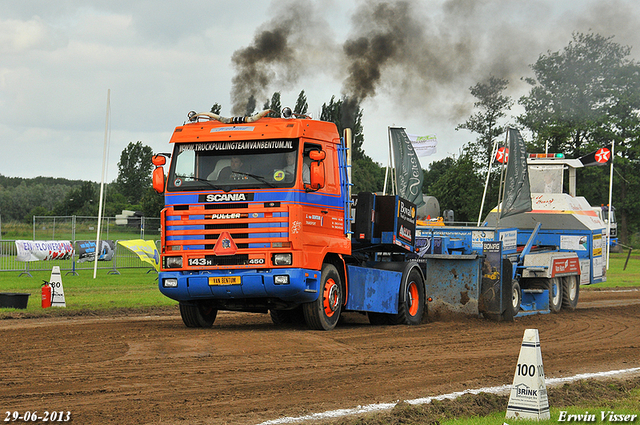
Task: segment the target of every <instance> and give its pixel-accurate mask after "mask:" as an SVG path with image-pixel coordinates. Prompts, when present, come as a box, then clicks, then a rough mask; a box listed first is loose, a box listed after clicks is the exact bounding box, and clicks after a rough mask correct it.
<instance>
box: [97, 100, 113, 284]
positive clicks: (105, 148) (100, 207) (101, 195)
mask: <svg viewBox="0 0 640 425" xmlns="http://www.w3.org/2000/svg"><path fill="white" fill-rule="evenodd" d="M110 101H111V89H108V90H107V118H106V122H105V126H104V148H103V150H102V179H101V182H100V201H99V203H98V226H97V227H98V231H97V232H96V248H95V251H94V252H95V255H94V259H93V260H94V261H93V278H94V279H95V278H96V273H97V271H98V254H99V251H100V225H101V224H102V198H103V194H104V171H105V168H106V161H107V139H108V137H107V136H108V134H109V110H110V108H111V105H110Z"/></svg>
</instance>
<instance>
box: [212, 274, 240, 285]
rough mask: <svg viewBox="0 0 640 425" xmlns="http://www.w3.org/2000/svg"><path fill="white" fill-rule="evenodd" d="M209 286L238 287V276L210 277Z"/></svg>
mask: <svg viewBox="0 0 640 425" xmlns="http://www.w3.org/2000/svg"><path fill="white" fill-rule="evenodd" d="M209 285H210V286H211V285H240V276H223V277H210V278H209Z"/></svg>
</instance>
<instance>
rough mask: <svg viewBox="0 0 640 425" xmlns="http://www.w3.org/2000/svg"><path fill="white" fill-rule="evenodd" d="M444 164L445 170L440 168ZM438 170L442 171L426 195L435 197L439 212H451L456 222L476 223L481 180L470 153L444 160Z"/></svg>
mask: <svg viewBox="0 0 640 425" xmlns="http://www.w3.org/2000/svg"><path fill="white" fill-rule="evenodd" d="M443 161H444V163H446V164H451V165H450V166H447V167H446V169H445V168H444V167H441V166H442V165H444V163H443ZM443 161H441V163H440V164H439V165H437V167H438V168H440V169H442V170H444V173H443V174H441V175H440V176H439V177H438V178H437V179H436V180H435V181H433V182H432V183H431V184H429V190H428V192H427V193H429V195H431V196H435V197H436V198H437V199H438V202H439V203H440V210H441V211H444V210H453V211H454V212H455V217H456V221H476V220H477V218H478V212H479V209H480V200H481V198H482V192H481V191H480V190H478V188H482V184H483V180H482V177H481V176H480V175H479V174H478V172H477V169H476V165H475V162H474V160H473V158H472V155H471V153H469V152H468V151H467V152H464V151H463V153H462V155H461V156H460V157H459V158H457V159H456V158H451V159H448V158H445V159H444V160H443Z"/></svg>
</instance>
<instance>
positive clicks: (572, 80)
mask: <svg viewBox="0 0 640 425" xmlns="http://www.w3.org/2000/svg"><path fill="white" fill-rule="evenodd" d="M630 52H631V48H630V47H628V46H621V45H620V44H618V43H614V42H613V41H612V37H603V36H601V35H598V34H592V33H589V34H581V33H579V34H574V35H573V40H572V41H571V42H570V43H569V45H568V46H567V47H565V48H564V49H563V50H562V51H559V52H548V53H547V54H545V55H541V56H540V57H539V58H538V60H537V61H536V63H535V64H534V65H532V69H533V71H534V74H535V79H528V80H527V81H528V82H529V83H530V84H531V85H532V88H531V91H530V92H529V95H528V96H524V97H522V98H521V99H520V104H522V105H523V106H524V108H525V113H524V114H522V115H521V116H519V117H518V121H519V122H520V123H521V124H522V125H524V126H525V127H527V128H528V129H529V130H531V131H532V132H533V134H534V143H533V145H534V146H535V147H536V148H537V149H539V150H543V146H544V143H545V142H549V145H550V151H551V152H564V153H567V154H570V155H572V156H573V157H575V158H578V157H580V156H582V155H584V154H586V153H588V152H591V151H593V150H595V149H597V148H598V147H601V146H604V145H606V144H608V143H610V142H612V141H615V143H616V158H615V159H614V166H615V168H616V170H617V172H616V174H615V176H614V187H615V188H616V190H615V191H614V193H615V195H616V196H615V197H614V200H613V203H614V206H616V208H617V215H618V219H619V223H618V231H619V234H620V238H621V240H622V241H623V242H627V241H628V240H629V234H630V232H636V231H637V230H638V228H639V227H640V217H639V216H638V214H637V212H638V207H639V206H640V190H639V189H640V186H639V185H638V184H639V180H640V167H639V165H640V164H639V162H638V161H639V159H640V156H639V150H640V117H638V110H640V66H639V65H638V63H637V62H635V61H634V60H632V59H629V58H628V56H629V54H630ZM604 168H605V167H597V169H592V170H584V172H582V173H579V176H578V182H577V190H578V194H579V195H583V196H585V197H586V198H587V199H588V200H589V201H590V202H591V203H592V204H598V203H607V200H605V201H604V202H602V201H600V202H598V200H602V199H603V198H608V193H607V188H608V176H607V170H605V169H604ZM603 183H606V184H603ZM603 195H606V196H603Z"/></svg>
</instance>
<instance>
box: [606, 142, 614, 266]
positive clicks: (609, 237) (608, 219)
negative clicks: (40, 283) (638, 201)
mask: <svg viewBox="0 0 640 425" xmlns="http://www.w3.org/2000/svg"><path fill="white" fill-rule="evenodd" d="M615 149H616V141H615V140H614V141H613V142H612V143H611V165H610V166H609V217H608V218H607V239H606V243H607V270H609V251H610V249H611V245H610V242H611V241H610V239H611V209H612V204H611V196H612V193H613V158H614V154H615Z"/></svg>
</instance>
